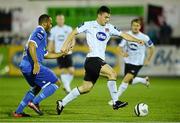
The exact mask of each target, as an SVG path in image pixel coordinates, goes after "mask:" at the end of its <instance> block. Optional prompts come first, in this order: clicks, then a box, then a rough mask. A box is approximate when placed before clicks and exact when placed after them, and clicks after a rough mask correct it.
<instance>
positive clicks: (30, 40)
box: [28, 40, 38, 48]
mask: <svg viewBox="0 0 180 123" xmlns="http://www.w3.org/2000/svg"><path fill="white" fill-rule="evenodd" d="M28 42H33V43H35V45H36V47H37V48H38V45H37V43H36V42H35V41H34V40H29V41H28Z"/></svg>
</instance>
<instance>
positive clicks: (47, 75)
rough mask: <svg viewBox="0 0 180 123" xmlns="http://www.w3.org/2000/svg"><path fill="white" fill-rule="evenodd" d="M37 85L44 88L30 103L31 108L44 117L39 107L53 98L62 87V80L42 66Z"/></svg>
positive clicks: (37, 77)
mask: <svg viewBox="0 0 180 123" xmlns="http://www.w3.org/2000/svg"><path fill="white" fill-rule="evenodd" d="M35 83H36V84H38V85H39V86H40V87H42V91H41V92H40V93H39V95H37V96H36V97H35V98H34V99H33V101H32V102H31V103H30V107H31V108H32V109H33V110H34V111H36V113H38V114H39V115H42V114H43V113H42V111H41V110H40V109H39V108H38V107H37V105H38V104H39V103H40V102H41V101H42V100H44V99H46V98H47V97H49V96H51V95H52V94H53V93H54V92H55V91H56V90H57V89H58V88H59V86H60V80H58V78H57V77H56V75H55V74H54V73H53V72H52V71H51V70H50V69H48V68H46V67H44V66H40V72H39V73H38V74H37V75H36V78H35Z"/></svg>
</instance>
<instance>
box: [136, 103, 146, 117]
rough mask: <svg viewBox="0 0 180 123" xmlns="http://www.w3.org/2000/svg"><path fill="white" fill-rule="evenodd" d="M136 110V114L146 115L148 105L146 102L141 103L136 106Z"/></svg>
mask: <svg viewBox="0 0 180 123" xmlns="http://www.w3.org/2000/svg"><path fill="white" fill-rule="evenodd" d="M134 112H135V114H136V116H138V117H139V116H146V115H148V112H149V110H148V105H147V104H145V103H139V104H137V105H136V106H135V107H134Z"/></svg>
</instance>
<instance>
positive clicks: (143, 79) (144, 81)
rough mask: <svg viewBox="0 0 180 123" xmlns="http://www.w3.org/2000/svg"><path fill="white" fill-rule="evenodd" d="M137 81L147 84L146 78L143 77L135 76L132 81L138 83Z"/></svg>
mask: <svg viewBox="0 0 180 123" xmlns="http://www.w3.org/2000/svg"><path fill="white" fill-rule="evenodd" d="M137 83H142V84H146V79H145V78H142V77H135V78H134V79H133V81H132V85H134V84H137Z"/></svg>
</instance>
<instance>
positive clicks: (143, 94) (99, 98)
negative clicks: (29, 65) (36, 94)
mask: <svg viewBox="0 0 180 123" xmlns="http://www.w3.org/2000/svg"><path fill="white" fill-rule="evenodd" d="M120 80H121V78H119V79H118V85H119V83H120ZM81 81H82V77H80V78H79V77H76V78H75V79H74V81H73V84H72V86H73V87H75V86H77V85H80V84H81ZM106 85H107V82H106V79H103V78H100V79H99V80H98V82H97V83H96V85H95V87H94V88H93V90H92V91H91V92H90V93H88V94H86V95H82V96H80V97H78V98H77V99H76V100H74V101H73V102H71V103H69V104H68V105H67V106H66V107H65V109H64V111H63V112H62V114H61V115H60V116H58V115H56V111H55V108H56V104H55V102H56V100H58V99H62V98H63V97H64V96H65V93H64V92H63V91H62V89H59V90H58V91H57V92H56V93H55V94H54V95H52V96H51V97H49V98H47V99H46V100H44V101H42V103H41V108H42V110H43V112H44V115H43V116H38V115H37V114H36V113H34V112H33V111H32V110H31V109H29V108H26V109H25V112H26V113H29V114H31V115H32V117H30V118H18V119H16V118H13V117H12V116H11V113H12V112H13V111H14V110H15V109H16V108H17V105H18V104H19V102H20V100H21V98H22V97H23V96H24V94H25V92H26V91H27V90H28V89H29V86H28V85H27V84H26V82H25V80H24V78H10V77H3V78H0V122H15V121H16V122H30V121H34V122H37V121H38V122H41V121H42V122H45V121H46V122H49V121H51V122H68V121H70V122H80V121H81V122H153V121H154V122H155V121H158V122H175V121H176V122H180V79H179V78H167V77H155V78H154V77H153V78H151V86H150V87H149V88H146V87H145V86H143V85H141V84H137V85H134V86H129V88H128V89H127V91H126V92H125V93H124V94H123V96H122V97H121V100H123V101H128V102H129V105H128V106H127V107H125V108H122V109H119V110H116V111H114V110H112V107H110V106H109V105H108V104H107V103H108V101H109V100H110V96H109V93H108V89H107V86H106ZM139 102H144V103H147V104H148V105H149V111H150V112H149V115H148V116H146V117H136V116H135V114H134V106H135V105H136V104H137V103H139Z"/></svg>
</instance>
